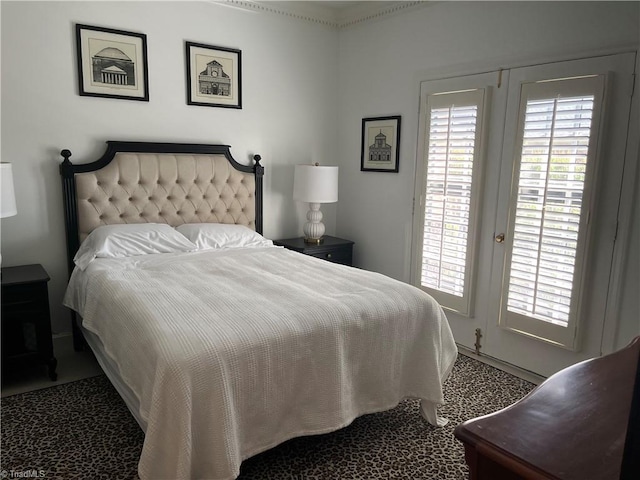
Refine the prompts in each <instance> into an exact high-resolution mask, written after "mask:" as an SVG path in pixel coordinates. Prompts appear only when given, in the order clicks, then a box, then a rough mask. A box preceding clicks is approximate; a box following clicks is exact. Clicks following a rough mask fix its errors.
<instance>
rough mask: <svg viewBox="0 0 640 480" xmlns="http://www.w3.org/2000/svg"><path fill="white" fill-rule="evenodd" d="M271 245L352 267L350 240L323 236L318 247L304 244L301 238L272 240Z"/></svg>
mask: <svg viewBox="0 0 640 480" xmlns="http://www.w3.org/2000/svg"><path fill="white" fill-rule="evenodd" d="M273 243H274V244H276V245H280V246H282V247H285V248H288V249H289V250H294V251H296V252H300V253H304V254H305V255H309V256H311V257H316V258H321V259H323V260H327V261H329V262H333V263H340V264H342V265H349V266H353V242H352V241H351V240H345V239H344V238H337V237H331V236H329V235H325V236H324V237H323V241H322V243H320V244H319V245H316V244H313V243H306V242H305V241H304V239H303V238H301V237H297V238H287V239H283V240H274V241H273Z"/></svg>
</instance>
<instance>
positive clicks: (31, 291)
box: [2, 283, 48, 313]
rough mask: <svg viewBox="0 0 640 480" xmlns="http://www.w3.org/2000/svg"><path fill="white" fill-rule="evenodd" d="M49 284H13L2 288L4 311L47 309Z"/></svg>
mask: <svg viewBox="0 0 640 480" xmlns="http://www.w3.org/2000/svg"><path fill="white" fill-rule="evenodd" d="M47 306H48V305H47V284H46V283H38V284H32V285H12V286H10V287H3V288H2V311H3V313H4V311H5V310H6V311H16V309H17V310H20V311H22V310H34V309H38V310H46V308H47Z"/></svg>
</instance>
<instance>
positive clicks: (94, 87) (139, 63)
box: [76, 24, 149, 102]
mask: <svg viewBox="0 0 640 480" xmlns="http://www.w3.org/2000/svg"><path fill="white" fill-rule="evenodd" d="M76 48H77V55H78V84H79V87H80V95H83V96H87V97H105V98H119V99H121V100H140V101H143V102H148V101H149V72H148V67H147V36H146V35H145V34H143V33H134V32H125V31H123V30H114V29H112V28H102V27H92V26H89V25H81V24H76Z"/></svg>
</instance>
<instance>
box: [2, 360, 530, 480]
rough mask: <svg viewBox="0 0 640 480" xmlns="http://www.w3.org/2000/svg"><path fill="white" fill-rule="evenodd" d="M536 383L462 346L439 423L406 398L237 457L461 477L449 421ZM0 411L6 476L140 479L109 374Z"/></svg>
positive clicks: (128, 422) (132, 427) (267, 467)
mask: <svg viewBox="0 0 640 480" xmlns="http://www.w3.org/2000/svg"><path fill="white" fill-rule="evenodd" d="M534 387H535V385H533V384H531V383H529V382H526V381H524V380H521V379H519V378H516V377H514V376H512V375H509V374H508V373H505V372H502V371H500V370H497V369H495V368H493V367H490V366H488V365H485V364H483V363H481V362H478V361H477V360H474V359H471V358H469V357H466V356H464V355H459V356H458V360H457V361H456V364H455V367H454V370H453V372H452V374H451V376H450V377H449V379H447V381H446V383H445V400H446V405H444V406H443V407H442V409H441V413H442V415H443V416H445V417H446V418H448V419H449V420H450V422H449V424H448V425H446V426H445V427H443V428H435V427H433V426H431V425H429V424H428V423H427V422H426V421H424V420H423V419H422V417H421V416H420V413H419V403H418V401H417V400H404V401H403V402H401V403H400V404H399V405H398V406H397V407H396V408H394V409H392V410H389V411H387V412H382V413H376V414H371V415H365V416H362V417H360V418H358V419H356V420H355V421H354V422H353V423H352V424H351V425H349V426H347V427H345V428H343V429H342V430H339V431H337V432H334V433H330V434H326V435H317V436H310V437H301V438H296V439H293V440H290V441H288V442H285V443H284V444H282V445H280V446H278V447H276V448H273V449H271V450H269V451H267V452H264V453H261V454H259V455H256V456H255V457H252V458H250V459H248V460H246V461H245V462H244V463H243V464H242V469H241V475H240V477H239V480H303V479H309V480H311V479H314V480H316V479H317V480H347V479H354V480H355V479H360V480H377V479H385V480H387V479H407V480H409V479H411V480H418V479H434V480H463V479H466V478H467V476H468V470H467V467H466V465H465V462H464V449H463V447H462V444H461V443H460V442H459V441H457V440H456V439H455V437H454V436H453V429H454V428H455V426H456V425H458V424H459V423H461V422H463V421H464V420H468V419H470V418H474V417H477V416H480V415H485V414H487V413H491V412H494V411H496V410H499V409H501V408H504V407H506V406H508V405H510V404H512V403H513V402H515V401H517V400H519V399H520V398H522V397H523V396H524V395H526V394H527V393H528V392H529V391H530V390H531V389H533V388H534ZM1 420H2V436H1V445H0V446H1V452H2V456H1V459H0V471H1V472H0V473H1V474H2V478H5V477H7V478H12V477H13V478H16V477H20V476H21V477H32V478H33V477H36V478H37V477H38V476H40V477H44V478H47V479H53V478H55V479H87V478H91V479H108V480H115V479H136V478H137V473H136V472H137V463H138V458H139V456H140V452H141V450H142V443H143V440H144V435H143V433H142V431H141V430H140V428H139V427H138V424H137V423H136V421H135V420H134V419H133V417H132V416H131V414H130V413H129V411H128V410H127V407H126V406H125V404H124V402H123V401H122V400H121V399H120V397H119V396H118V394H117V392H116V391H115V389H114V388H113V387H112V386H111V384H110V383H109V381H108V380H107V378H106V377H105V376H98V377H94V378H89V379H85V380H80V381H77V382H73V383H69V384H65V385H60V386H56V387H50V388H47V389H44V390H37V391H34V392H28V393H22V394H18V395H14V396H11V397H5V398H3V399H2V405H1ZM11 472H17V473H18V475H16V474H15V473H13V474H11ZM24 472H29V475H24Z"/></svg>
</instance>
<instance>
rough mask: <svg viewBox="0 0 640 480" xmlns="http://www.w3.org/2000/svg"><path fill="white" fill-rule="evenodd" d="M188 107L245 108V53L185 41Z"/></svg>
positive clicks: (233, 49)
mask: <svg viewBox="0 0 640 480" xmlns="http://www.w3.org/2000/svg"><path fill="white" fill-rule="evenodd" d="M185 46H186V51H185V56H186V68H187V105H199V106H201V107H221V108H242V51H241V50H238V49H235V48H227V47H218V46H214V45H205V44H203V43H195V42H185Z"/></svg>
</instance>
